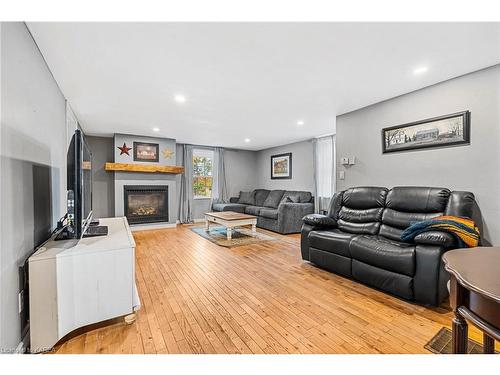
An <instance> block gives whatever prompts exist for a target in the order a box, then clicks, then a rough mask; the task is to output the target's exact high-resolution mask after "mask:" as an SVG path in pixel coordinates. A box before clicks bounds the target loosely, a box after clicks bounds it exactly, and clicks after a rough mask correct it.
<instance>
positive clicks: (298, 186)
mask: <svg viewBox="0 0 500 375" xmlns="http://www.w3.org/2000/svg"><path fill="white" fill-rule="evenodd" d="M288 152H291V153H292V178H291V179H290V180H272V179H271V155H276V154H284V153H288ZM255 170H256V185H257V186H256V187H258V188H261V189H270V190H272V189H283V190H305V191H310V192H311V193H313V192H314V170H313V144H312V141H311V140H308V141H303V142H297V143H290V144H288V145H284V146H279V147H273V148H268V149H266V150H261V151H259V152H258V153H257V165H256V169H255Z"/></svg>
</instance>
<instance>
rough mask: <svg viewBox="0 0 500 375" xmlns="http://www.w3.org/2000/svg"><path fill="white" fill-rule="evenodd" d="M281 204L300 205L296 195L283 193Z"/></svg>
mask: <svg viewBox="0 0 500 375" xmlns="http://www.w3.org/2000/svg"><path fill="white" fill-rule="evenodd" d="M281 203H300V197H299V196H298V195H297V194H288V193H287V192H285V194H283V198H281V202H280V204H281Z"/></svg>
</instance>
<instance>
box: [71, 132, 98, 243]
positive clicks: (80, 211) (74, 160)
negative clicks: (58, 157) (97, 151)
mask: <svg viewBox="0 0 500 375" xmlns="http://www.w3.org/2000/svg"><path fill="white" fill-rule="evenodd" d="M67 190H68V226H69V227H70V228H68V230H69V231H70V232H71V233H72V237H73V238H78V239H79V238H81V237H82V236H83V234H84V233H85V231H86V230H87V228H88V226H89V224H90V222H91V221H92V153H91V152H90V148H89V146H88V144H87V142H86V141H85V137H84V136H83V134H82V132H81V131H80V130H76V131H75V134H73V137H72V138H71V143H70V145H69V149H68V171H67Z"/></svg>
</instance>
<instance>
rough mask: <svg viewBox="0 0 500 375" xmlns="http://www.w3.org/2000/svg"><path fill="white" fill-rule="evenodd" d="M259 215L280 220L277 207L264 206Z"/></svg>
mask: <svg viewBox="0 0 500 375" xmlns="http://www.w3.org/2000/svg"><path fill="white" fill-rule="evenodd" d="M259 216H262V217H265V218H268V219H274V220H278V209H276V208H262V209H261V210H260V212H259Z"/></svg>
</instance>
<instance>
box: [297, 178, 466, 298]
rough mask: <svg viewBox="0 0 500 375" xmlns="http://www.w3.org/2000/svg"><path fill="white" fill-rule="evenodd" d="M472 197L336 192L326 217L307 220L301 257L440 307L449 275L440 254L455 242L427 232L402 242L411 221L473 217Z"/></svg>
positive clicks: (438, 191)
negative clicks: (441, 216)
mask: <svg viewBox="0 0 500 375" xmlns="http://www.w3.org/2000/svg"><path fill="white" fill-rule="evenodd" d="M473 206H474V195H473V194H472V193H470V192H464V191H453V192H451V191H450V190H448V189H444V188H433V187H408V186H405V187H394V188H392V189H390V190H389V189H387V188H384V187H356V188H351V189H348V190H345V191H341V192H339V193H336V194H335V195H334V196H333V198H332V201H331V204H330V209H329V212H328V214H327V215H319V214H312V215H308V216H305V217H304V218H303V225H302V231H301V252H302V258H303V259H305V260H308V261H310V262H311V263H314V264H315V265H317V266H319V267H321V268H324V269H326V270H329V271H331V272H334V273H337V274H339V275H342V276H346V277H349V278H352V279H355V280H357V281H360V282H362V283H364V284H367V285H370V286H373V287H375V288H377V289H381V290H383V291H386V292H389V293H391V294H393V295H396V296H398V297H401V298H404V299H407V300H410V301H415V302H418V303H421V304H425V305H434V306H437V305H439V304H440V303H441V302H442V301H443V300H444V299H445V298H446V296H447V295H448V290H447V287H446V283H447V281H448V279H449V276H448V273H447V272H446V271H445V270H444V267H443V262H442V260H441V256H442V255H443V253H444V252H446V251H447V250H449V249H453V248H454V247H455V246H456V239H455V237H454V236H452V235H451V234H449V233H446V232H441V231H429V232H425V233H421V234H420V235H418V236H416V237H415V240H414V243H405V242H402V241H401V239H400V238H401V233H402V232H403V230H404V229H405V228H407V227H408V226H409V225H410V223H411V222H414V221H421V220H427V219H430V218H433V217H436V216H440V215H453V216H461V217H469V218H470V217H471V216H472V210H473Z"/></svg>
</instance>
